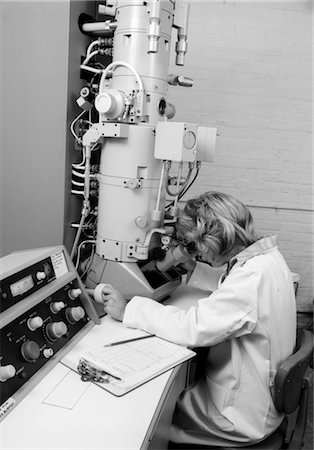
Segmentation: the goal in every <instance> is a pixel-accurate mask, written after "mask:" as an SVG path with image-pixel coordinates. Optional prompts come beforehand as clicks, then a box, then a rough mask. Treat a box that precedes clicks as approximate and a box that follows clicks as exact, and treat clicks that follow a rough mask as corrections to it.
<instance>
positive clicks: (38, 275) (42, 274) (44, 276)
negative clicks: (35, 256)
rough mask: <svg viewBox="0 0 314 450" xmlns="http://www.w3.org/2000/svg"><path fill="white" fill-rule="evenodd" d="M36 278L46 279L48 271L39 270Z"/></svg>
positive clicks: (39, 279)
mask: <svg viewBox="0 0 314 450" xmlns="http://www.w3.org/2000/svg"><path fill="white" fill-rule="evenodd" d="M36 278H37V280H38V281H41V280H44V279H45V278H46V273H45V272H37V273H36Z"/></svg>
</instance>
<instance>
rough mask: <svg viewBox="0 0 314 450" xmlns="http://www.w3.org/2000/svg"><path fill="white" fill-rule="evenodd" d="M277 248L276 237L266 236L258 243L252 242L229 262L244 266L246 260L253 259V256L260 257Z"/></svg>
mask: <svg viewBox="0 0 314 450" xmlns="http://www.w3.org/2000/svg"><path fill="white" fill-rule="evenodd" d="M275 247H277V236H275V235H274V236H266V237H263V238H261V239H259V240H258V241H256V242H254V244H251V245H249V246H248V247H246V248H245V249H244V250H242V251H241V252H240V253H238V254H237V255H236V256H235V257H234V258H232V259H231V260H230V261H229V262H230V264H231V265H232V266H233V265H234V264H235V263H233V264H232V262H233V261H234V260H236V262H238V263H239V265H242V264H244V263H245V262H246V261H247V260H248V259H251V258H253V257H254V256H257V255H261V254H263V253H267V252H269V251H270V250H272V249H273V248H275Z"/></svg>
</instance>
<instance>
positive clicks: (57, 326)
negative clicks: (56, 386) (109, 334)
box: [0, 306, 85, 382]
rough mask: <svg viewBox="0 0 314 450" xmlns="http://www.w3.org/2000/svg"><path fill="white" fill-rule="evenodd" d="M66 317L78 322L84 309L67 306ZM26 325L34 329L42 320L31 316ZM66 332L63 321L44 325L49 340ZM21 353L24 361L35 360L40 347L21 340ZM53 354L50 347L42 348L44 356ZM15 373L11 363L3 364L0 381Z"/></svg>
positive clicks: (0, 368)
mask: <svg viewBox="0 0 314 450" xmlns="http://www.w3.org/2000/svg"><path fill="white" fill-rule="evenodd" d="M65 314H66V318H67V319H68V321H69V322H70V323H75V322H78V321H79V320H81V319H83V317H85V310H84V309H83V308H82V307H81V306H76V307H73V308H67V310H66V313H65ZM27 323H28V327H29V328H30V329H31V330H35V329H37V328H39V327H41V326H42V325H43V320H42V318H41V317H39V316H37V317H33V318H31V319H28V322H27ZM67 332H68V327H67V325H66V323H65V322H62V321H60V322H50V323H48V324H47V325H46V326H45V334H46V336H47V337H48V339H49V340H51V341H56V340H57V339H59V338H61V337H62V336H65V335H66V334H67ZM21 354H22V356H23V358H24V360H25V361H27V362H35V361H36V360H37V359H38V358H39V356H40V348H39V345H38V344H37V342H35V341H29V340H28V341H26V342H23V344H22V346H21ZM52 355H53V350H52V349H51V348H45V349H44V350H43V356H44V357H45V358H50V357H51V356H52ZM15 374H16V369H15V367H14V366H13V365H12V364H8V365H5V366H0V382H5V381H7V380H8V379H10V378H13V377H14V376H15Z"/></svg>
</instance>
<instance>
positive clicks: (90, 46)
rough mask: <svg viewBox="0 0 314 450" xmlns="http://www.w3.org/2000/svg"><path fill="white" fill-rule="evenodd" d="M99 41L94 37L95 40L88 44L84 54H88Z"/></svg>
mask: <svg viewBox="0 0 314 450" xmlns="http://www.w3.org/2000/svg"><path fill="white" fill-rule="evenodd" d="M100 44H101V42H100V40H99V39H96V41H93V42H92V43H91V44H89V46H88V48H87V51H86V56H89V55H90V53H91V51H92V49H93V48H94V47H95V45H100Z"/></svg>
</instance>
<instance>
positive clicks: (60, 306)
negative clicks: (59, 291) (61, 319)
mask: <svg viewBox="0 0 314 450" xmlns="http://www.w3.org/2000/svg"><path fill="white" fill-rule="evenodd" d="M64 307H65V304H64V303H63V302H53V303H50V309H51V311H52V312H53V313H54V314H57V313H58V312H59V311H61V309H63V308H64Z"/></svg>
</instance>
